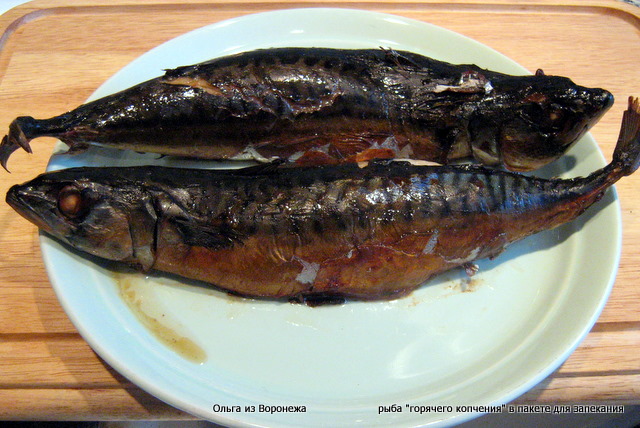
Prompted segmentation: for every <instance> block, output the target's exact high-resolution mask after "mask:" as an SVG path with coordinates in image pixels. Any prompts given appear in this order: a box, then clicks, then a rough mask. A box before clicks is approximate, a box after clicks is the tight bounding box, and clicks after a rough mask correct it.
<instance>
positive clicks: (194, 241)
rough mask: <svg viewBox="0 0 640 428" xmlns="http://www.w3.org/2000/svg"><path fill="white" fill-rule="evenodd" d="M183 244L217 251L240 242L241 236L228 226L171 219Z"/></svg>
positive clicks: (193, 220) (192, 220)
mask: <svg viewBox="0 0 640 428" xmlns="http://www.w3.org/2000/svg"><path fill="white" fill-rule="evenodd" d="M171 222H172V223H173V224H174V225H175V226H176V228H177V229H178V231H179V232H180V235H181V236H182V239H183V241H184V243H185V244H187V245H189V246H192V247H204V248H210V249H212V250H219V249H222V248H227V247H230V246H233V245H235V244H236V243H239V242H242V235H241V234H239V233H238V232H236V231H235V230H233V229H232V228H231V227H229V226H228V225H225V224H222V225H215V224H204V223H202V222H200V221H197V220H195V219H185V218H172V219H171Z"/></svg>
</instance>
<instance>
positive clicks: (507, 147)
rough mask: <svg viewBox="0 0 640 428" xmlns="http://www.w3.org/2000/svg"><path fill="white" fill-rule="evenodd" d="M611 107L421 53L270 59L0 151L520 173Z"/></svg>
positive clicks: (8, 141)
mask: <svg viewBox="0 0 640 428" xmlns="http://www.w3.org/2000/svg"><path fill="white" fill-rule="evenodd" d="M612 103H613V97H612V95H611V94H610V93H609V92H607V91H605V90H603V89H591V88H585V87H581V86H578V85H575V84H574V83H573V82H571V81H570V80H569V79H567V78H564V77H558V76H545V75H544V73H537V74H536V75H535V76H509V75H505V74H501V73H497V72H492V71H488V70H484V69H481V68H479V67H477V66H475V65H453V64H449V63H445V62H441V61H437V60H434V59H431V58H427V57H424V56H421V55H418V54H415V53H410V52H402V51H393V50H384V49H363V50H342V49H329V48H278V49H263V50H256V51H251V52H244V53H240V54H236V55H231V56H226V57H221V58H217V59H214V60H211V61H208V62H205V63H201V64H196V65H192V66H186V67H179V68H177V69H174V70H169V71H167V72H166V73H165V75H164V76H161V77H158V78H156V79H152V80H149V81H147V82H144V83H141V84H138V85H136V86H134V87H132V88H129V89H127V90H124V91H122V92H119V93H116V94H113V95H109V96H107V97H104V98H102V99H100V100H96V101H93V102H90V103H87V104H84V105H82V106H80V107H78V108H77V109H75V110H72V111H70V112H68V113H65V114H63V115H60V116H57V117H53V118H50V119H45V120H36V119H34V118H32V117H30V116H22V117H18V118H17V119H15V120H14V122H13V123H12V124H11V125H10V127H9V133H8V134H7V136H6V137H5V139H4V140H3V143H2V144H1V145H0V163H1V164H2V165H3V166H5V169H6V163H7V160H8V158H9V156H10V155H11V153H12V152H13V151H15V150H16V149H18V148H20V147H22V148H24V149H25V150H27V151H30V150H31V148H30V146H29V142H30V141H31V140H32V139H34V138H37V137H39V136H53V137H56V138H59V139H60V140H61V141H63V142H65V143H66V144H68V145H69V146H70V148H71V149H72V150H76V151H77V150H82V149H84V148H86V147H87V146H88V145H90V144H97V145H105V146H109V147H115V148H121V149H131V150H135V151H140V152H153V153H160V154H164V155H177V156H187V157H195V158H205V159H256V160H260V161H266V160H271V159H273V158H280V159H288V160H291V161H296V162H297V163H298V164H300V165H314V164H335V163H341V162H352V161H362V160H369V159H373V158H409V159H422V160H429V161H435V162H440V163H447V162H450V161H452V160H456V159H461V158H468V157H473V158H475V159H476V160H478V161H480V162H482V163H485V164H488V165H502V166H505V167H506V168H508V169H511V170H516V171H524V170H531V169H535V168H538V167H540V166H542V165H544V164H546V163H548V162H550V161H552V160H554V159H556V158H557V157H558V156H560V155H561V154H562V153H564V152H565V151H566V150H567V149H568V147H570V146H571V145H572V144H573V143H574V142H575V141H577V139H578V138H579V137H580V136H582V135H583V134H584V133H585V132H586V131H587V129H589V128H590V127H591V126H592V125H593V124H594V123H595V122H597V121H598V120H599V118H600V117H601V116H602V114H604V112H605V111H607V110H608V108H609V107H610V106H611V104H612Z"/></svg>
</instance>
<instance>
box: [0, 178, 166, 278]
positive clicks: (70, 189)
mask: <svg viewBox="0 0 640 428" xmlns="http://www.w3.org/2000/svg"><path fill="white" fill-rule="evenodd" d="M84 170H85V168H72V169H68V170H62V171H57V172H51V173H45V174H42V175H40V176H38V177H36V178H35V179H33V180H31V181H29V182H27V183H24V184H19V185H14V186H13V187H11V188H10V189H9V191H8V193H7V197H6V201H7V203H8V204H9V205H10V206H11V207H12V208H13V209H14V210H16V211H17V212H18V213H19V214H20V215H22V216H23V217H24V218H26V219H27V220H29V221H30V222H32V223H34V224H35V225H36V226H38V227H39V228H40V229H41V230H43V231H45V232H47V233H48V234H50V235H52V236H54V237H55V238H57V239H59V240H61V241H62V242H64V243H66V244H68V245H70V246H72V247H74V248H76V249H78V250H81V251H83V252H87V253H89V254H93V255H95V256H98V257H102V258H105V259H109V260H117V261H124V262H130V263H132V264H142V265H144V263H140V260H138V259H139V258H140V257H138V256H139V254H138V253H140V251H139V249H138V248H136V247H137V246H136V241H138V242H140V241H146V242H152V241H153V236H152V235H153V233H154V232H153V228H151V230H149V231H146V232H144V233H147V234H150V236H147V238H146V239H141V237H139V236H138V237H136V236H135V234H134V232H133V230H134V227H133V225H132V223H133V222H134V221H138V218H139V217H140V216H139V215H138V216H136V213H140V212H141V210H144V209H145V207H143V206H140V202H139V201H140V200H141V199H140V194H141V192H142V190H141V188H140V187H139V186H136V185H134V184H131V183H124V182H122V181H120V182H118V181H115V180H113V182H110V180H108V177H106V176H105V177H102V179H96V178H95V177H90V176H88V175H87V174H86V173H85V171H84Z"/></svg>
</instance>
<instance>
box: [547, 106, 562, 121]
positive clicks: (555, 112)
mask: <svg viewBox="0 0 640 428" xmlns="http://www.w3.org/2000/svg"><path fill="white" fill-rule="evenodd" d="M563 117H564V111H563V109H562V107H560V106H559V105H556V104H552V105H551V110H550V111H549V120H551V121H552V122H556V121H558V120H562V118H563Z"/></svg>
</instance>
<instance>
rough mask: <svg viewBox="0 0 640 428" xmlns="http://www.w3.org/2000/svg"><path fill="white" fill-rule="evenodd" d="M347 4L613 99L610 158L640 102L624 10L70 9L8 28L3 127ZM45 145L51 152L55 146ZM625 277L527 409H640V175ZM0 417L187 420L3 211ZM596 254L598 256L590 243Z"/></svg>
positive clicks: (1, 93) (20, 16)
mask: <svg viewBox="0 0 640 428" xmlns="http://www.w3.org/2000/svg"><path fill="white" fill-rule="evenodd" d="M319 5H321V6H324V7H348V8H359V9H367V10H373V11H379V12H386V13H393V14H398V15H401V16H405V17H410V18H415V19H419V20H423V21H425V22H430V23H433V24H436V25H439V26H442V27H445V28H448V29H451V30H454V31H456V32H459V33H462V34H464V35H466V36H469V37H471V38H473V39H475V40H478V41H479V42H481V43H484V44H486V45H488V46H491V47H493V48H495V49H496V50H498V51H500V52H501V53H503V54H505V55H506V56H508V57H510V58H512V59H514V60H515V61H517V62H519V63H520V64H522V65H524V66H525V67H527V68H528V69H530V70H535V69H537V68H543V69H544V70H545V72H546V73H547V74H558V75H566V76H570V77H572V78H573V80H575V81H576V82H579V83H581V84H583V85H585V86H602V87H605V88H607V89H609V90H610V91H611V92H612V93H613V94H614V95H615V97H616V99H617V102H616V104H615V106H614V107H613V108H612V110H611V111H610V112H609V113H608V114H607V115H606V116H605V117H604V118H603V119H602V120H601V122H600V123H599V124H598V125H597V126H596V127H595V128H594V130H593V131H592V133H593V135H594V137H595V138H596V140H597V141H598V142H599V144H600V147H601V149H602V151H603V152H604V153H605V156H606V157H607V159H610V156H611V153H612V151H613V146H614V143H615V141H616V138H617V133H618V127H619V124H620V120H621V115H622V111H623V110H624V108H625V107H626V98H627V96H629V95H636V96H638V95H640V85H638V84H637V83H636V82H640V67H638V62H639V60H640V8H637V7H635V6H632V5H629V4H626V3H623V2H620V1H614V0H612V1H581V2H579V1H573V2H556V1H517V2H515V1H501V0H495V1H480V0H478V1H453V2H447V3H441V2H436V1H428V0H423V1H418V0H407V1H397V2H386V1H376V0H369V1H341V2H335V3H321V4H318V3H314V2H312V1H304V0H300V1H288V0H284V1H260V2H252V1H242V0H241V1H229V2H224V1H197V0H194V1H185V2H173V1H170V0H166V1H165V0H149V1H133V0H131V1H125V0H121V1H119V0H113V1H97V0H95V1H90V0H82V1H73V2H72V1H70V0H68V1H64V0H42V1H34V2H32V3H29V4H25V5H22V6H19V7H17V8H15V9H13V10H11V11H9V12H7V13H6V14H5V15H3V16H2V17H0V29H1V30H2V32H3V33H2V36H1V38H0V106H1V108H0V129H5V130H6V129H8V125H9V123H10V122H11V120H12V119H13V118H15V117H16V116H19V115H33V116H36V117H49V116H53V115H57V114H59V113H61V112H63V111H66V110H69V109H71V108H73V107H75V106H76V105H78V104H81V103H82V102H83V101H84V100H85V99H86V98H87V97H88V96H89V95H90V94H91V93H92V92H93V91H94V90H95V89H96V88H97V87H98V86H100V85H101V84H102V83H103V82H104V81H105V80H106V79H107V78H108V77H110V76H111V75H112V74H113V73H114V72H116V71H118V70H119V69H120V68H122V67H123V66H125V65H126V64H127V63H129V62H130V61H132V60H133V59H135V58H136V57H138V56H139V55H141V54H142V53H144V52H146V51H147V50H149V49H151V48H153V47H154V46H157V45H159V44H161V43H163V42H165V41H167V40H169V39H171V38H173V37H176V36H178V35H180V34H182V33H185V32H187V31H190V30H193V29H195V28H198V27H201V26H204V25H207V24H211V23H214V22H218V21H221V20H224V19H228V18H232V17H238V16H242V15H245V14H248V13H255V12H261V11H267V10H274V9H283V8H293V7H313V6H319ZM53 143H54V140H51V139H50V140H40V141H38V144H37V145H38V150H37V151H36V153H35V154H33V155H28V154H26V153H24V152H22V151H20V152H16V153H15V154H14V155H13V156H12V158H11V160H10V167H11V166H13V167H14V168H13V169H14V172H13V173H12V174H6V173H4V172H2V173H0V194H2V195H4V194H5V193H6V190H7V189H8V187H9V186H10V185H12V184H14V183H19V182H24V181H26V180H27V179H30V178H32V177H33V176H35V175H36V174H38V173H40V172H42V171H44V168H45V166H46V163H47V160H48V157H49V155H50V153H51V148H52V146H53ZM47 144H48V147H45V146H47ZM617 190H618V192H619V196H620V200H621V204H622V219H623V228H624V230H623V247H622V255H621V261H620V269H619V273H618V276H617V279H616V282H615V285H614V288H613V292H612V295H611V297H610V299H609V302H608V304H607V306H606V308H605V310H604V312H603V313H602V315H601V317H600V319H599V320H598V322H597V324H596V325H595V327H594V328H593V330H592V331H591V333H590V334H589V335H588V336H587V338H586V339H585V340H584V342H583V343H582V344H581V345H580V347H579V348H578V349H577V350H576V351H575V353H574V354H573V355H572V356H571V357H570V358H569V359H568V361H567V362H566V363H565V364H563V365H562V367H560V368H559V369H558V370H557V371H556V372H555V373H554V374H553V375H552V376H550V377H549V378H547V379H545V380H544V381H543V382H541V383H540V384H539V385H538V386H536V387H535V388H533V390H531V391H530V392H528V393H527V394H525V395H524V396H522V397H520V398H519V399H518V400H517V401H518V402H519V403H584V402H602V401H606V402H613V403H618V404H620V403H640V311H639V310H638V305H639V303H640V286H639V284H638V282H639V278H640V255H639V251H638V250H639V244H638V243H639V242H640V197H638V192H640V174H636V175H634V176H632V177H629V178H627V179H626V180H623V181H621V182H620V184H619V185H617ZM0 249H1V251H2V253H1V254H2V257H0V403H1V404H0V419H6V420H17V419H43V420H71V419H74V420H77V419H88V420H104V419H119V420H122V419H185V418H187V419H188V418H191V416H189V415H187V414H184V413H182V412H181V411H178V410H176V409H173V408H172V407H170V406H168V405H166V404H163V403H161V402H160V401H158V400H156V399H155V398H153V397H151V396H150V395H148V394H147V393H145V392H143V391H141V390H140V389H139V388H137V387H136V386H135V385H133V384H131V383H130V382H129V381H127V380H126V379H125V378H124V377H122V376H121V375H119V374H118V373H116V372H115V371H114V370H113V369H112V368H110V367H109V366H108V365H107V364H106V363H105V362H103V361H102V360H101V359H100V358H99V357H98V356H97V355H96V354H95V353H94V352H93V351H92V350H91V348H90V347H89V346H88V345H87V344H86V343H85V342H84V341H83V339H82V338H81V337H80V336H79V335H78V333H77V331H76V329H75V328H74V327H73V325H72V324H71V322H70V321H69V320H68V318H67V317H66V315H65V313H64V312H63V310H62V309H61V307H60V306H59V304H58V301H57V299H56V297H55V295H54V293H53V291H52V288H51V285H50V284H49V281H48V279H47V275H46V272H45V269H44V267H43V264H42V261H41V257H40V249H39V242H38V235H37V230H36V228H35V227H34V226H32V225H31V224H29V223H28V222H26V221H24V220H22V219H21V218H20V217H19V216H18V215H17V214H16V213H15V212H13V211H12V210H11V209H10V208H9V207H8V206H7V205H6V204H4V203H3V204H0ZM593 251H598V245H597V243H594V247H593Z"/></svg>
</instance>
